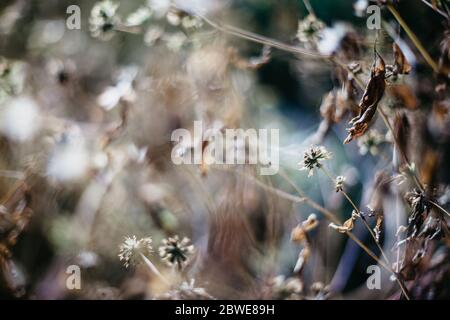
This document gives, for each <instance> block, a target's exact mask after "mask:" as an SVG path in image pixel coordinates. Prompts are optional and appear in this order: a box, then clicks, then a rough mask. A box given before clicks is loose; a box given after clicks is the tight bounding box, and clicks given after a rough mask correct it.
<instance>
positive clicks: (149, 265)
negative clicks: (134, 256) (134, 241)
mask: <svg viewBox="0 0 450 320" xmlns="http://www.w3.org/2000/svg"><path fill="white" fill-rule="evenodd" d="M139 255H140V256H141V258H142V260H143V261H144V263H145V265H146V266H147V267H148V268H149V269H150V271H151V272H153V273H154V274H155V275H156V276H157V277H158V278H159V279H161V281H162V282H164V283H165V284H167V285H169V281H167V279H166V278H164V276H163V275H162V274H161V272H159V270H158V268H156V267H155V265H154V264H153V263H152V262H151V261H150V259H148V258H147V257H146V256H145V255H143V254H142V253H139Z"/></svg>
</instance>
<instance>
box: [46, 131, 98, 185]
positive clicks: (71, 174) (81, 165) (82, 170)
mask: <svg viewBox="0 0 450 320" xmlns="http://www.w3.org/2000/svg"><path fill="white" fill-rule="evenodd" d="M89 165H90V159H89V154H88V152H87V150H86V147H85V145H84V143H83V141H82V140H81V141H76V140H74V139H70V138H69V139H68V141H62V142H60V143H59V144H58V145H57V146H56V147H55V150H53V153H52V155H51V157H50V160H49V162H48V166H47V174H48V175H49V176H50V177H52V178H53V179H55V180H57V181H59V182H73V181H76V180H79V179H81V178H83V177H84V176H85V175H86V174H87V171H88V169H89Z"/></svg>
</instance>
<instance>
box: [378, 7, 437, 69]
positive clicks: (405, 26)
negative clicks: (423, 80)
mask: <svg viewBox="0 0 450 320" xmlns="http://www.w3.org/2000/svg"><path fill="white" fill-rule="evenodd" d="M386 6H387V8H388V10H389V11H390V12H391V14H392V15H393V16H394V18H395V20H397V22H398V23H399V24H400V26H401V27H402V28H403V30H405V32H406V34H407V35H408V37H409V38H410V39H411V41H412V42H413V43H414V45H415V46H416V48H417V50H419V52H420V54H421V55H422V57H423V58H424V59H425V61H426V62H427V63H428V64H429V65H430V67H431V68H432V69H433V71H434V72H438V71H439V67H438V65H437V63H436V62H435V61H434V60H433V58H431V56H430V54H429V53H428V51H427V50H426V49H425V47H424V46H423V45H422V43H421V42H420V40H419V38H417V36H416V35H415V34H414V32H413V31H412V30H411V29H410V28H409V26H408V24H407V23H406V22H405V20H403V18H402V16H401V15H400V13H399V12H398V11H397V9H395V7H394V6H393V5H392V4H390V3H388V4H387V5H386Z"/></svg>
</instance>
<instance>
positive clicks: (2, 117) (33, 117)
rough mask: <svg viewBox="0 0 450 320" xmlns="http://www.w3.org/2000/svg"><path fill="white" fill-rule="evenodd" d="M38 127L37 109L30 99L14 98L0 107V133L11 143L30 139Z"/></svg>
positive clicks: (39, 119) (38, 115) (38, 116)
mask: <svg viewBox="0 0 450 320" xmlns="http://www.w3.org/2000/svg"><path fill="white" fill-rule="evenodd" d="M40 126H41V118H40V114H39V108H38V106H37V104H36V103H35V102H34V101H33V100H31V99H30V98H25V97H23V98H16V99H13V100H10V101H9V102H7V103H5V104H4V105H3V106H1V107H0V132H1V133H3V134H4V135H5V136H6V137H8V138H9V139H11V140H13V141H17V142H24V141H27V140H30V139H32V138H33V137H34V135H35V134H36V132H37V131H38V130H39V128H40Z"/></svg>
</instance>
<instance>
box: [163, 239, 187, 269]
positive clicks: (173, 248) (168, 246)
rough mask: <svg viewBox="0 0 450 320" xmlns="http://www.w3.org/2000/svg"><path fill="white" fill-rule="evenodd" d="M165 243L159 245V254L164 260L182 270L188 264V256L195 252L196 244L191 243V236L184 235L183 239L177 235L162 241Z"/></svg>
mask: <svg viewBox="0 0 450 320" xmlns="http://www.w3.org/2000/svg"><path fill="white" fill-rule="evenodd" d="M162 243H163V245H162V246H160V247H159V255H160V257H161V258H162V260H163V261H164V262H165V263H167V264H168V265H169V266H174V265H175V266H177V268H178V270H181V269H182V268H183V267H184V265H185V264H186V262H187V260H188V258H189V257H190V256H191V255H192V254H193V252H194V246H193V245H192V244H189V243H190V240H189V238H186V237H184V238H183V239H182V240H180V238H179V237H178V236H177V235H176V236H174V237H169V238H167V239H164V240H163V241H162Z"/></svg>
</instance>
